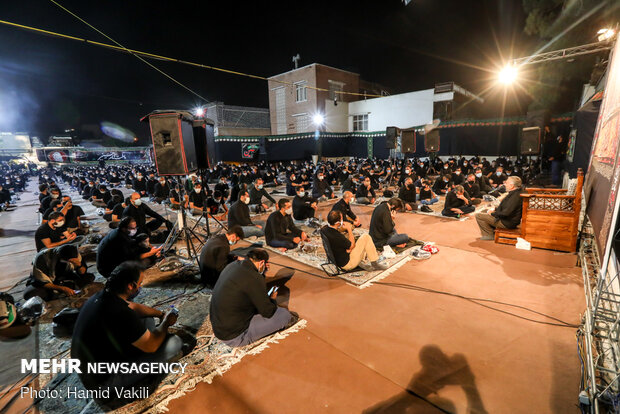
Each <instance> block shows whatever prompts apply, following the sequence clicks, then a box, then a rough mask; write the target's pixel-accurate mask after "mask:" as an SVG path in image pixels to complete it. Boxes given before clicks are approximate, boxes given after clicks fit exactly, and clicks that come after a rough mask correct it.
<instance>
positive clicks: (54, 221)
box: [34, 211, 77, 252]
mask: <svg viewBox="0 0 620 414" xmlns="http://www.w3.org/2000/svg"><path fill="white" fill-rule="evenodd" d="M76 237H77V236H76V234H75V233H69V232H68V231H67V230H65V216H64V214H62V213H61V212H59V211H54V212H52V213H50V215H49V217H48V220H47V222H46V223H42V224H41V225H40V226H39V228H38V229H37V231H36V232H35V233H34V242H35V245H36V247H37V252H39V251H41V250H43V249H51V248H52V247H57V246H61V245H63V244H65V243H69V242H71V241H73V240H74V239H75V238H76Z"/></svg>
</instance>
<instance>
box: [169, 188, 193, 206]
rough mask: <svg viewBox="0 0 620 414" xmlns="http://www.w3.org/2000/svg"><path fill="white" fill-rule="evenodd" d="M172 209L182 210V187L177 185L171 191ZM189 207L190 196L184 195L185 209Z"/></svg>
mask: <svg viewBox="0 0 620 414" xmlns="http://www.w3.org/2000/svg"><path fill="white" fill-rule="evenodd" d="M168 200H169V201H170V208H171V209H173V210H180V209H181V186H180V185H179V184H178V183H177V184H175V185H174V188H173V189H172V190H170V194H169V198H168ZM188 205H189V196H188V195H187V194H183V208H187V206H188Z"/></svg>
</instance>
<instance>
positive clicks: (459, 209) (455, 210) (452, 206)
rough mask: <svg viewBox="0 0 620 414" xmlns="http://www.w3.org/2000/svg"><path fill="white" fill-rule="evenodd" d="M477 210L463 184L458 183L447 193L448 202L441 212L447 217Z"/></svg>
mask: <svg viewBox="0 0 620 414" xmlns="http://www.w3.org/2000/svg"><path fill="white" fill-rule="evenodd" d="M475 210H476V207H474V206H472V205H471V201H470V200H469V198H468V197H467V195H466V194H465V189H464V188H463V186H462V185H457V186H456V187H454V190H452V191H450V192H449V193H448V194H446V203H445V204H444V207H443V211H442V212H441V214H442V215H443V216H446V217H460V216H461V214H469V213H472V212H473V211H475Z"/></svg>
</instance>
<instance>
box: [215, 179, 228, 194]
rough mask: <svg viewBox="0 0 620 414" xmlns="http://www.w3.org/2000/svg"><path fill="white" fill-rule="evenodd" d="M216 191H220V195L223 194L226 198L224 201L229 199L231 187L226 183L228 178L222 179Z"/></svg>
mask: <svg viewBox="0 0 620 414" xmlns="http://www.w3.org/2000/svg"><path fill="white" fill-rule="evenodd" d="M214 191H219V192H220V194H222V197H224V200H226V199H227V198H228V195H229V194H230V187H229V186H228V183H227V182H226V177H220V181H219V182H218V183H217V184H215V188H214Z"/></svg>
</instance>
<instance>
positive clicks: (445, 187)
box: [433, 174, 452, 195]
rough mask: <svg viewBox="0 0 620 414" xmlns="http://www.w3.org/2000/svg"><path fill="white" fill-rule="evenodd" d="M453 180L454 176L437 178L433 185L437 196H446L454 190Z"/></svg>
mask: <svg viewBox="0 0 620 414" xmlns="http://www.w3.org/2000/svg"><path fill="white" fill-rule="evenodd" d="M451 179H452V176H451V175H450V174H446V175H443V176H439V177H437V179H436V180H435V184H433V191H434V192H435V194H439V195H446V193H448V192H449V191H450V190H451V189H452V183H451V182H450V180H451Z"/></svg>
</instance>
